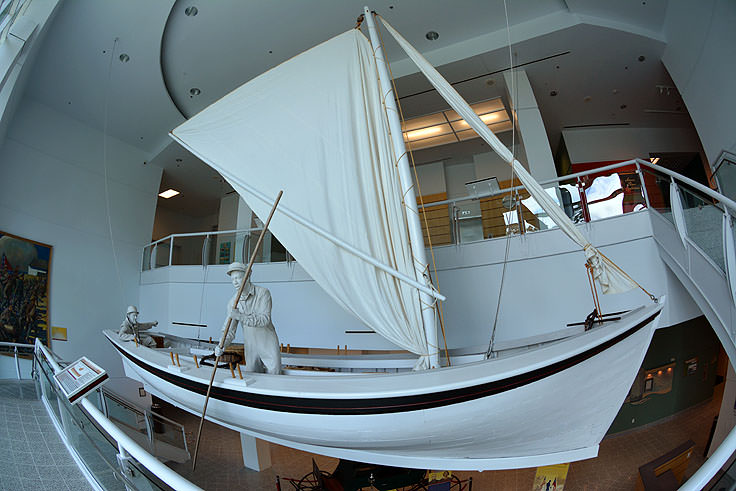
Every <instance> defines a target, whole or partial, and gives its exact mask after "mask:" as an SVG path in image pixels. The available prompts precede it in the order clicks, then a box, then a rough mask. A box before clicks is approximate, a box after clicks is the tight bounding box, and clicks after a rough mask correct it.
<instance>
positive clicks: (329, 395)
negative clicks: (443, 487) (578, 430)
mask: <svg viewBox="0 0 736 491" xmlns="http://www.w3.org/2000/svg"><path fill="white" fill-rule="evenodd" d="M661 310H662V305H658V306H654V307H649V308H644V309H637V310H636V312H639V313H640V314H641V315H638V316H636V317H635V318H634V319H633V321H632V322H627V323H624V322H622V321H623V320H624V319H622V320H621V321H616V322H617V323H619V324H620V327H619V328H618V329H611V328H610V325H609V326H603V327H602V328H598V329H594V330H591V331H588V332H586V333H583V334H581V335H579V336H576V337H575V338H574V339H577V338H579V337H582V336H590V340H591V342H589V343H585V344H584V345H581V346H580V347H579V349H576V350H570V351H565V350H564V348H565V347H566V345H569V344H571V343H570V340H569V339H563V340H560V341H556V342H554V343H551V344H550V345H548V346H543V347H540V348H537V349H533V350H529V351H526V352H524V353H520V354H519V355H516V356H510V357H508V358H499V359H489V360H482V361H478V362H472V363H469V364H467V365H462V366H458V367H447V368H443V369H436V370H431V371H423V372H411V373H396V374H379V376H374V377H371V376H366V375H357V376H354V377H351V376H342V377H334V378H333V377H325V376H303V375H296V376H295V375H282V376H278V375H269V374H253V373H248V374H247V375H245V377H246V379H251V382H249V383H248V385H245V383H242V385H241V383H239V382H240V381H239V380H235V381H233V382H234V383H233V382H225V381H224V380H220V381H217V382H216V383H215V384H214V385H213V397H214V398H215V399H220V400H222V401H225V402H231V403H234V404H240V405H244V406H250V407H255V408H260V409H270V410H275V411H286V412H295V411H296V412H303V413H310V414H374V413H390V412H399V411H408V410H417V409H427V408H430V407H437V406H443V405H449V404H456V403H460V402H465V401H467V400H474V399H478V398H482V397H487V396H492V395H494V394H497V393H501V392H505V391H507V390H512V389H514V388H518V387H521V386H523V385H526V384H529V383H533V382H535V381H537V380H541V379H544V378H547V377H549V376H552V375H554V374H555V373H559V372H560V371H563V370H565V369H567V368H570V367H572V366H574V365H576V364H578V363H581V362H583V361H585V360H587V359H589V358H592V357H594V356H595V355H597V354H599V353H601V352H603V351H605V350H607V349H609V348H611V347H613V346H614V345H616V344H618V343H619V342H620V341H623V340H624V339H626V338H628V337H629V336H631V335H632V334H634V333H636V332H638V331H639V330H640V329H641V328H643V327H645V326H647V325H649V324H650V323H652V322H654V321H655V320H656V318H657V317H658V316H659V315H660V313H661ZM627 317H630V316H627ZM596 331H597V333H596ZM108 332H110V331H107V332H105V335H106V336H107V337H108V338H109V339H110V341H111V342H112V343H113V345H114V346H115V347H116V348H117V349H118V351H120V352H121V354H123V356H125V357H127V358H128V359H129V360H131V361H132V362H133V363H135V364H137V365H139V366H140V367H141V368H142V369H143V370H146V371H147V372H148V373H151V374H152V375H153V376H156V377H158V378H159V379H161V380H164V381H166V382H169V383H173V384H175V385H178V386H188V387H189V389H188V390H191V391H192V392H195V393H204V391H205V390H206V384H205V383H204V381H205V380H206V377H194V376H191V375H190V374H188V373H186V372H182V373H176V372H175V371H174V370H171V371H169V370H166V369H163V368H159V367H160V365H158V364H156V363H155V362H151V361H150V360H147V359H145V358H143V357H141V356H139V355H138V356H137V355H136V354H135V353H133V352H132V349H127V346H123V345H122V343H121V342H115V340H113V339H112V338H111V337H110V335H108ZM595 334H598V336H595ZM591 335H593V336H591ZM561 348H562V350H561ZM136 349H137V350H139V351H140V350H142V349H145V348H140V347H139V348H136ZM545 351H547V352H553V353H554V352H555V351H558V352H559V351H562V352H563V353H566V354H567V356H563V357H557V356H552V357H551V358H549V357H548V358H544V359H543V360H542V361H541V362H538V363H535V364H533V365H532V364H526V365H524V367H523V368H524V369H523V370H507V371H499V372H497V373H494V374H481V375H480V376H477V375H476V376H472V377H467V373H468V372H467V371H468V370H473V371H477V370H478V367H479V366H480V365H487V364H489V363H494V364H496V365H495V366H499V365H498V364H500V363H502V362H504V361H509V360H511V361H512V362H513V361H518V360H519V359H521V360H522V361H523V360H524V359H525V358H529V355H531V357H535V356H538V355H539V353H542V352H545ZM159 353H161V352H159ZM161 355H162V356H163V353H161ZM525 355H526V356H525ZM155 365H158V366H155ZM207 368H209V367H207ZM200 370H201V369H200ZM206 372H207V373H208V374H209V373H211V372H210V371H209V370H207V371H206ZM221 373H223V375H224V376H225V377H227V370H225V371H224V372H221ZM422 375H424V377H422ZM443 375H444V376H445V378H447V375H455V376H456V377H452V378H457V376H462V375H466V377H465V378H464V379H462V380H461V382H464V383H458V382H457V381H452V380H449V381H448V380H445V381H444V383H443V381H442V378H443ZM418 376H419V377H422V380H426V381H428V383H425V384H421V386H419V387H417V384H416V383H415V382H416V381H417V377H418ZM399 377H410V378H408V379H406V380H408V381H409V382H410V383H411V382H414V383H413V384H411V386H408V384H407V386H404V385H403V384H400V385H401V387H398V388H397V387H396V385H397V384H396V382H397V380H399ZM286 379H288V380H289V381H291V382H294V381H296V383H297V384H298V385H302V384H308V385H310V384H311V386H312V387H314V388H317V387H319V388H322V389H323V390H322V391H320V392H316V391H314V389H313V390H312V391H308V390H304V388H303V387H302V388H301V389H300V390H289V389H288V387H287V388H285V387H284V386H283V384H279V383H278V381H284V380H286ZM335 380H340V381H343V382H345V383H337V382H335ZM367 380H377V381H379V382H382V383H380V384H379V385H383V388H384V389H385V390H383V391H380V392H378V391H365V390H363V392H357V390H358V389H360V388H361V387H356V386H363V385H364V384H365V382H366V381H367ZM322 381H325V382H322ZM268 382H272V383H273V384H269V383H268ZM430 383H431V385H430ZM267 384H268V385H274V386H276V387H263V385H267ZM258 385H260V387H258ZM279 385H281V387H278V386H279ZM197 386H199V387H197ZM202 387H204V389H203V388H202ZM325 388H331V389H332V391H325V390H324V389H325ZM350 390H353V391H355V392H352V393H351V392H349V391H350ZM346 391H347V392H346ZM284 394H289V395H284ZM327 401H329V403H327Z"/></svg>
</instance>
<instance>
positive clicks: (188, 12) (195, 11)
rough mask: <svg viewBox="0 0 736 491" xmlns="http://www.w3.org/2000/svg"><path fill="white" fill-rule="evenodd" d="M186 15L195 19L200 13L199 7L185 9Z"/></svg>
mask: <svg viewBox="0 0 736 491" xmlns="http://www.w3.org/2000/svg"><path fill="white" fill-rule="evenodd" d="M184 13H185V14H186V15H188V16H189V17H194V16H195V15H197V14H198V13H199V9H197V7H187V8H185V9H184Z"/></svg>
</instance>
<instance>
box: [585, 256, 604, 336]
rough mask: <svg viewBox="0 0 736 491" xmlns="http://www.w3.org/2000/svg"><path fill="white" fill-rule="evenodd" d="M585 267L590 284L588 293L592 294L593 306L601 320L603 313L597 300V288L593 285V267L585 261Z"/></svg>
mask: <svg viewBox="0 0 736 491" xmlns="http://www.w3.org/2000/svg"><path fill="white" fill-rule="evenodd" d="M585 269H586V271H587V272H588V284H589V285H590V294H591V295H592V296H593V307H595V311H596V312H597V314H598V319H599V320H601V321H602V320H603V313H602V312H601V304H600V301H599V300H598V289H597V288H596V286H595V277H594V276H593V267H592V266H591V265H590V264H588V263H587V262H586V263H585Z"/></svg>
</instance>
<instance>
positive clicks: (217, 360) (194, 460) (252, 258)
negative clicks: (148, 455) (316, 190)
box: [192, 191, 284, 472]
mask: <svg viewBox="0 0 736 491" xmlns="http://www.w3.org/2000/svg"><path fill="white" fill-rule="evenodd" d="M282 194H284V192H283V191H279V195H278V196H276V201H274V203H273V208H271V213H269V215H268V220H266V223H265V224H263V230H261V235H260V237H258V242H256V246H255V247H254V248H253V254H251V255H250V262H249V263H248V267H247V268H245V275H244V276H243V282H242V283H241V284H240V288H238V294H237V296H236V297H235V298H236V299H237V300H236V302H235V305H236V306H237V305H238V301H240V296H241V295H242V294H243V290H244V289H245V284H246V283H247V282H248V276H250V270H251V268H253V263H254V262H255V261H256V254H257V253H258V249H259V248H260V247H261V242H263V237H264V235H266V230H268V225H269V224H270V223H271V218H272V217H273V214H274V212H275V211H276V207H277V206H278V204H279V200H281V195H282ZM232 321H233V318H232V317H229V316H228V318H227V325H226V326H225V331H224V332H223V333H222V338H221V339H220V344H219V346H220V349H222V348H223V345H224V344H225V338H226V337H227V333H228V331H230V325H231V324H232ZM218 363H220V357H219V356H218V357H217V358H215V364H214V366H213V367H212V376H211V377H210V384H209V386H207V397H205V399H204V407H203V408H202V418H201V419H200V420H199V429H198V430H197V441H196V443H195V444H194V457H192V472H194V468H195V467H196V466H197V451H198V450H199V439H200V437H201V436H202V425H203V424H204V415H205V413H206V412H207V403H208V402H209V401H210V391H211V390H212V384H213V382H214V381H215V374H216V373H217V364H218ZM246 363H247V361H246Z"/></svg>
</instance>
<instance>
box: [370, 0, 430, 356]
mask: <svg viewBox="0 0 736 491" xmlns="http://www.w3.org/2000/svg"><path fill="white" fill-rule="evenodd" d="M364 14H365V20H366V22H367V24H368V32H369V34H370V38H371V45H372V46H373V51H374V53H375V56H376V64H377V65H378V75H379V78H380V80H381V93H382V95H383V100H384V103H385V105H386V113H387V114H388V122H389V128H390V130H391V141H392V143H393V147H394V152H395V156H396V158H398V159H399V164H398V168H399V179H400V181H401V191H402V193H403V196H404V201H405V206H406V218H407V222H408V228H409V241H410V242H411V251H412V255H413V256H414V269H415V271H416V276H417V281H419V282H420V283H424V281H423V280H422V278H423V277H424V272H425V270H426V269H427V264H428V263H427V258H426V251H425V249H424V234H423V233H422V226H421V223H420V221H419V211H418V209H417V197H416V193H415V192H414V182H413V180H412V175H411V170H410V169H409V157H408V156H407V153H406V147H405V145H404V134H403V133H402V131H401V121H400V120H399V111H398V109H397V107H396V99H394V90H393V87H392V85H391V79H390V78H389V75H388V70H387V69H386V61H385V59H384V56H383V46H381V42H380V40H379V39H378V34H377V32H376V25H375V22H374V19H373V15H372V14H371V12H370V10H369V9H368V7H365V8H364ZM427 283H428V281H427ZM419 298H420V300H421V303H422V320H423V321H424V330H425V332H426V335H427V348H428V350H429V366H430V367H431V368H435V367H438V366H439V344H438V341H437V326H436V325H435V313H434V309H433V308H432V305H434V303H433V300H432V297H430V296H429V295H427V294H426V293H420V294H419Z"/></svg>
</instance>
